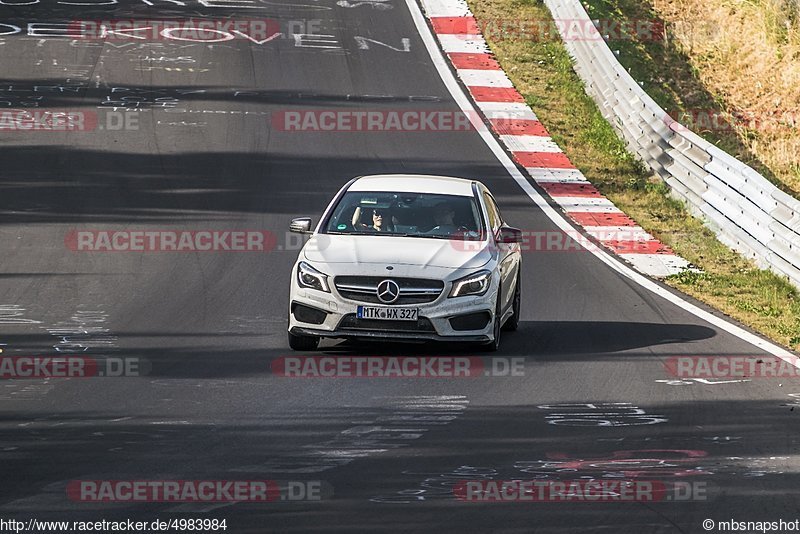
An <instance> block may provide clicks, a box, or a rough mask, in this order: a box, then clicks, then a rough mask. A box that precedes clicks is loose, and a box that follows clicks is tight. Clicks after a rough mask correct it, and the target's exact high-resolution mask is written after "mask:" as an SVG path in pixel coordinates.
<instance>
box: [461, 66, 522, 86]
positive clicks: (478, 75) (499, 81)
mask: <svg viewBox="0 0 800 534" xmlns="http://www.w3.org/2000/svg"><path fill="white" fill-rule="evenodd" d="M458 76H459V77H460V78H461V80H462V81H463V82H464V85H466V86H473V85H476V86H486V87H507V88H513V87H514V84H513V83H511V80H509V79H508V76H506V73H505V72H503V71H502V70H488V69H459V70H458Z"/></svg>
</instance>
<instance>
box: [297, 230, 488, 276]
mask: <svg viewBox="0 0 800 534" xmlns="http://www.w3.org/2000/svg"><path fill="white" fill-rule="evenodd" d="M490 248H491V247H487V246H486V242H478V241H460V240H450V239H430V238H419V237H397V236H372V235H336V234H315V235H314V236H312V237H311V239H309V240H308V243H306V245H305V247H304V248H303V254H304V255H305V257H306V259H307V260H309V261H312V262H320V263H350V264H358V263H361V264H370V263H380V264H387V265H419V266H423V267H445V268H450V269H460V268H465V269H472V268H477V267H482V266H483V265H486V263H488V262H489V260H491V259H492V256H493V254H492V252H491V250H490Z"/></svg>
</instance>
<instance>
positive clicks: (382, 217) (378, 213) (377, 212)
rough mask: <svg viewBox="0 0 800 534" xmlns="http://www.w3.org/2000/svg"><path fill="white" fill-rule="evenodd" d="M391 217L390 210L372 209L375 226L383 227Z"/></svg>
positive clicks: (373, 224)
mask: <svg viewBox="0 0 800 534" xmlns="http://www.w3.org/2000/svg"><path fill="white" fill-rule="evenodd" d="M388 218H389V210H385V209H374V210H372V226H374V227H375V228H382V227H383V226H384V224H385V223H386V222H387V220H388Z"/></svg>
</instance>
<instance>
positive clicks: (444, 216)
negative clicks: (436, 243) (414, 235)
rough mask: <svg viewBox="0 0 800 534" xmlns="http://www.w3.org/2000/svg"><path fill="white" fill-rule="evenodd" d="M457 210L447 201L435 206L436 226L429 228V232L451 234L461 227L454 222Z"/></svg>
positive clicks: (434, 218) (434, 217)
mask: <svg viewBox="0 0 800 534" xmlns="http://www.w3.org/2000/svg"><path fill="white" fill-rule="evenodd" d="M455 216H456V211H455V210H454V209H453V207H452V206H451V205H450V204H449V203H447V202H440V203H438V204H436V205H435V206H434V207H433V220H434V227H433V228H431V229H430V230H428V231H427V232H426V233H428V234H437V235H450V234H452V233H454V232H455V231H456V230H458V229H459V227H458V226H456V224H455V223H454V222H453V219H454V218H455Z"/></svg>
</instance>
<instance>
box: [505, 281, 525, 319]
mask: <svg viewBox="0 0 800 534" xmlns="http://www.w3.org/2000/svg"><path fill="white" fill-rule="evenodd" d="M520 278H521V276H520V275H517V284H516V287H515V288H514V301H513V302H512V304H511V309H512V310H513V311H514V313H513V314H512V315H511V317H509V318H508V321H506V324H504V325H503V330H506V331H508V332H513V331H515V330H516V329H517V328H519V313H520V309H521V308H522V291H521V290H520V287H519V282H520Z"/></svg>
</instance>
